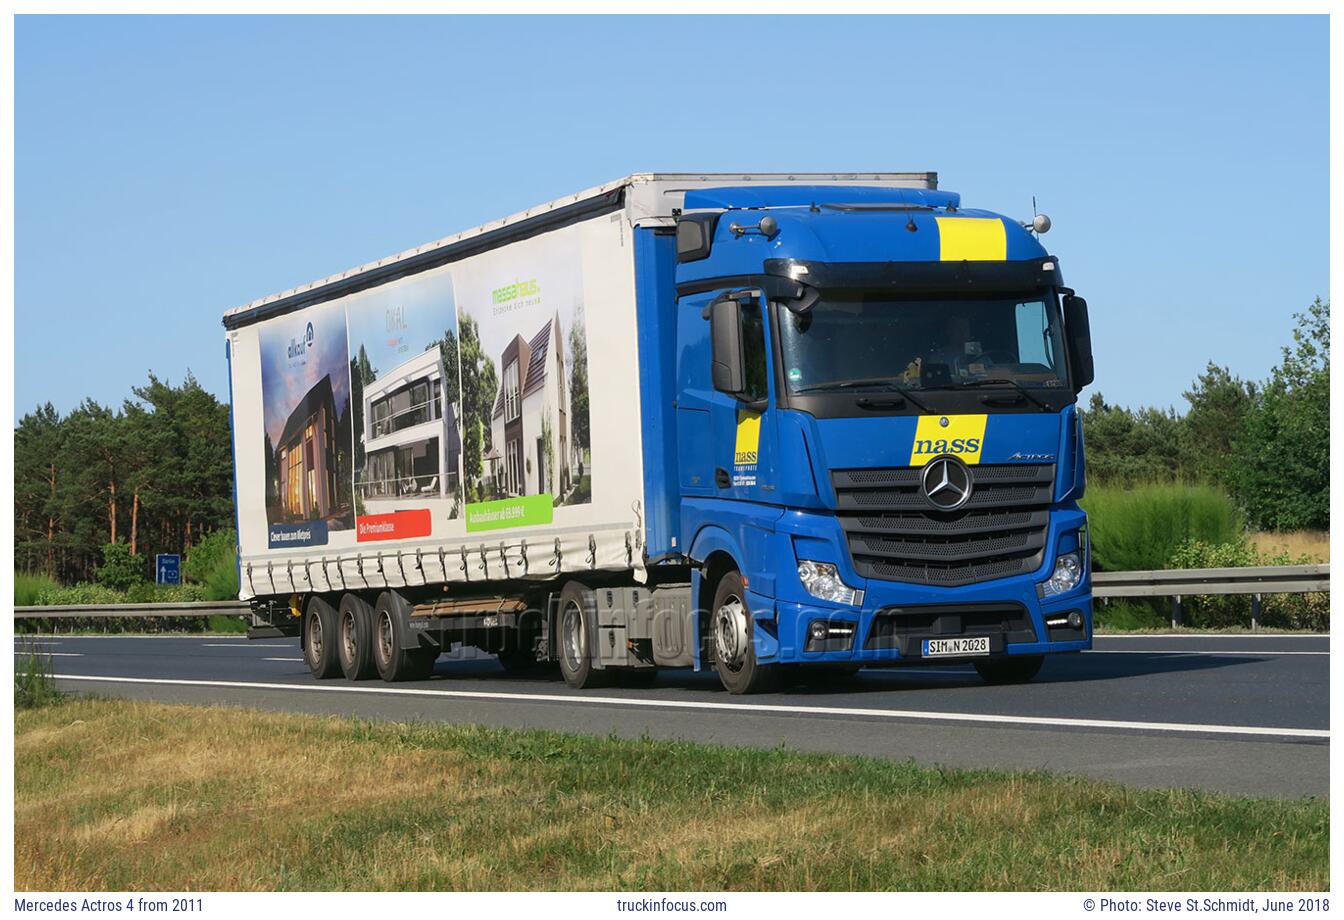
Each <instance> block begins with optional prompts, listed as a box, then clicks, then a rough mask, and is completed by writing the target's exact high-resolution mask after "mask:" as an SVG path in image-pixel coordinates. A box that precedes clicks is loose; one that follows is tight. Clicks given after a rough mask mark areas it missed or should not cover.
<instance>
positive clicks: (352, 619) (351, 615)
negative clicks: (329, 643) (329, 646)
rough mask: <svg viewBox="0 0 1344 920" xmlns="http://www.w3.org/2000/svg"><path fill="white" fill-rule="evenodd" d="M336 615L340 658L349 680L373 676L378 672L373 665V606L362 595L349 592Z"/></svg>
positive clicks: (365, 678)
mask: <svg viewBox="0 0 1344 920" xmlns="http://www.w3.org/2000/svg"><path fill="white" fill-rule="evenodd" d="M337 614H338V620H337V622H338V624H339V625H338V627H337V636H338V638H339V640H340V641H338V642H337V643H336V646H337V657H338V658H339V659H340V662H341V671H342V673H344V674H345V677H346V680H368V679H369V678H371V677H374V676H375V675H377V673H378V671H377V669H376V668H374V666H373V608H372V607H370V606H369V605H368V602H367V601H365V600H364V599H363V598H361V597H358V596H357V595H354V594H347V595H345V596H344V597H342V598H341V608H340V610H339V611H337Z"/></svg>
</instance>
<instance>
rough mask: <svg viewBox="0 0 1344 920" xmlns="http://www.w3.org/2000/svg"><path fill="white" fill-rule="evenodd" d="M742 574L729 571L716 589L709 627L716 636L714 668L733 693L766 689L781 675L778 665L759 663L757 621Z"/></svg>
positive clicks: (757, 691)
mask: <svg viewBox="0 0 1344 920" xmlns="http://www.w3.org/2000/svg"><path fill="white" fill-rule="evenodd" d="M746 597H747V591H746V588H745V586H744V585H743V584H742V576H741V575H740V574H738V573H737V572H736V571H731V572H728V573H727V574H726V575H724V576H723V578H721V579H719V585H718V587H717V588H716V589H715V590H714V606H713V608H712V611H711V613H710V630H711V632H712V635H713V638H714V670H715V671H717V672H718V673H719V681H720V683H722V684H723V686H724V689H726V690H727V691H728V692H729V693H732V694H743V693H763V692H765V691H767V690H770V689H772V688H773V687H774V686H775V684H776V683H777V682H778V679H779V677H780V669H779V665H773V664H758V663H757V661H756V648H755V643H754V642H753V636H754V633H755V629H756V627H755V624H754V623H753V622H752V617H751V611H750V610H749V609H748V608H747V600H746Z"/></svg>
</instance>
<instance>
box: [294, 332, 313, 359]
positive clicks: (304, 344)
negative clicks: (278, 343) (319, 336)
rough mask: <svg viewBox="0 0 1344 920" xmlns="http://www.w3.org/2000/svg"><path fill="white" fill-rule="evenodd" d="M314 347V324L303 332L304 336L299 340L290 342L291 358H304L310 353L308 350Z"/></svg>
mask: <svg viewBox="0 0 1344 920" xmlns="http://www.w3.org/2000/svg"><path fill="white" fill-rule="evenodd" d="M312 347H313V324H312V323H309V324H308V328H307V329H305V330H304V331H303V335H301V336H299V338H297V339H290V340H289V352H288V354H289V358H290V360H291V361H292V360H294V359H295V358H302V357H303V356H304V355H306V354H307V353H308V349H310V348H312Z"/></svg>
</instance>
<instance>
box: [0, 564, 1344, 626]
mask: <svg viewBox="0 0 1344 920" xmlns="http://www.w3.org/2000/svg"><path fill="white" fill-rule="evenodd" d="M1329 590H1330V566H1329V564H1321V565H1260V566H1245V567H1242V568H1228V569H1159V570H1156V571H1150V572H1094V573H1092V596H1093V597H1098V598H1107V597H1170V598H1171V599H1172V625H1173V626H1179V625H1180V623H1181V598H1182V597H1183V596H1189V595H1192V594H1194V595H1200V594H1249V595H1251V596H1252V602H1251V628H1252V629H1254V628H1255V627H1256V626H1258V625H1259V619H1260V598H1261V596H1262V595H1265V594H1301V593H1307V592H1311V593H1315V592H1325V591H1329ZM250 613H251V608H250V606H249V605H248V604H247V603H245V602H243V601H204V602H196V603H179V604H116V605H107V604H68V605H63V606H52V607H15V608H14V617H15V619H77V618H81V617H86V618H93V617H207V616H213V615H215V614H223V615H225V616H246V615H248V614H250Z"/></svg>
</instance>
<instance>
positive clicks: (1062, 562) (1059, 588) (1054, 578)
mask: <svg viewBox="0 0 1344 920" xmlns="http://www.w3.org/2000/svg"><path fill="white" fill-rule="evenodd" d="M1082 580H1083V561H1082V559H1080V558H1079V557H1078V554H1077V553H1076V552H1073V553H1063V554H1062V555H1060V556H1058V557H1056V559H1055V570H1054V572H1052V573H1051V575H1050V577H1049V578H1047V579H1046V580H1045V581H1043V582H1041V584H1040V586H1039V590H1038V592H1037V593H1038V595H1039V596H1040V597H1051V596H1053V595H1056V594H1064V593H1065V592H1068V591H1072V590H1073V589H1074V588H1076V587H1078V584H1079V582H1081V581H1082Z"/></svg>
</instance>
